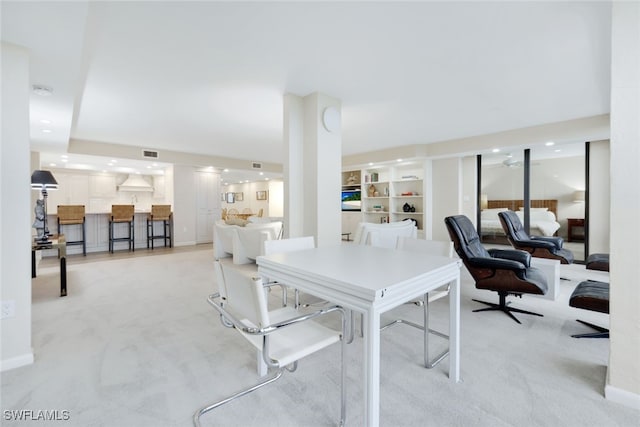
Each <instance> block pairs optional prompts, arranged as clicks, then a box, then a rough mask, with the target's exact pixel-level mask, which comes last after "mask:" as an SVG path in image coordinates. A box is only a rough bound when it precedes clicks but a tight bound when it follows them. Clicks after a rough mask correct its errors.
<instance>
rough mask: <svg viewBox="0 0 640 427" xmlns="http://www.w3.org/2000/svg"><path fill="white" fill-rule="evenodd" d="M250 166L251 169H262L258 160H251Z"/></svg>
mask: <svg viewBox="0 0 640 427" xmlns="http://www.w3.org/2000/svg"><path fill="white" fill-rule="evenodd" d="M251 167H252V168H253V169H262V163H260V162H251Z"/></svg>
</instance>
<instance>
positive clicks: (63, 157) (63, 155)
mask: <svg viewBox="0 0 640 427" xmlns="http://www.w3.org/2000/svg"><path fill="white" fill-rule="evenodd" d="M60 158H62V159H68V158H69V156H67V155H66V154H61V155H60Z"/></svg>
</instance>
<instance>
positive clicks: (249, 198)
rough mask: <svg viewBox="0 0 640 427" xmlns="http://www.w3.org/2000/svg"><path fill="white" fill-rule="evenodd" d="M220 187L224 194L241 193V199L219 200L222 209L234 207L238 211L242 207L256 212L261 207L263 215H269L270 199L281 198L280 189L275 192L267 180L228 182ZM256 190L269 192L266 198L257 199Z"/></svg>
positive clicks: (240, 210)
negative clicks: (231, 201)
mask: <svg viewBox="0 0 640 427" xmlns="http://www.w3.org/2000/svg"><path fill="white" fill-rule="evenodd" d="M280 182H282V181H280ZM221 188H222V192H224V193H225V194H226V193H228V192H230V193H242V195H243V200H242V201H235V202H234V203H227V202H226V201H224V202H223V201H222V200H221V204H222V208H223V209H224V208H227V209H229V208H235V209H237V210H238V212H242V210H243V209H250V210H251V212H254V213H258V211H259V210H260V209H263V216H264V217H268V216H271V214H270V212H269V205H270V199H272V198H275V199H276V200H278V199H279V200H282V190H280V194H277V192H275V189H271V185H270V182H269V181H259V182H249V183H244V184H229V185H226V186H222V187H221ZM258 191H268V192H269V193H268V198H267V200H258V198H257V197H258V196H257V194H256V193H257V192H258ZM281 210H282V209H281ZM280 216H282V215H280Z"/></svg>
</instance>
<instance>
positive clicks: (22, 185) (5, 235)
mask: <svg viewBox="0 0 640 427" xmlns="http://www.w3.org/2000/svg"><path fill="white" fill-rule="evenodd" d="M1 49H2V73H1V74H2V110H1V111H2V139H1V141H2V142H1V145H0V260H1V261H0V297H1V299H2V302H3V303H8V304H10V305H12V307H13V314H12V315H11V316H10V317H6V318H4V319H2V320H0V322H2V338H1V339H2V342H1V344H0V349H1V353H0V360H1V363H0V370H2V371H5V370H7V369H12V368H17V367H20V366H23V365H28V364H31V363H33V350H32V349H31V280H30V279H29V271H30V270H31V268H30V263H31V247H30V239H31V222H32V221H33V213H32V211H31V209H30V204H31V203H30V202H31V189H30V184H29V183H30V182H31V181H30V176H31V171H30V167H29V165H30V153H29V145H30V140H29V55H28V52H27V51H26V50H25V49H23V48H21V47H18V46H14V45H10V44H6V43H2V44H1Z"/></svg>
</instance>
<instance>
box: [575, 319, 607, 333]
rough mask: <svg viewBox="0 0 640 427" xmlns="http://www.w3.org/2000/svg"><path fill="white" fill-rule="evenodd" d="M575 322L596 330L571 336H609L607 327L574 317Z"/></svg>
mask: <svg viewBox="0 0 640 427" xmlns="http://www.w3.org/2000/svg"><path fill="white" fill-rule="evenodd" d="M576 322H580V323H582V324H583V325H587V326H589V327H590V328H593V329H595V330H596V331H598V332H591V333H588V334H575V335H571V336H572V337H573V338H609V330H608V329H607V328H603V327H601V326H597V325H594V324H593V323H589V322H585V321H584V320H580V319H576Z"/></svg>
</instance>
